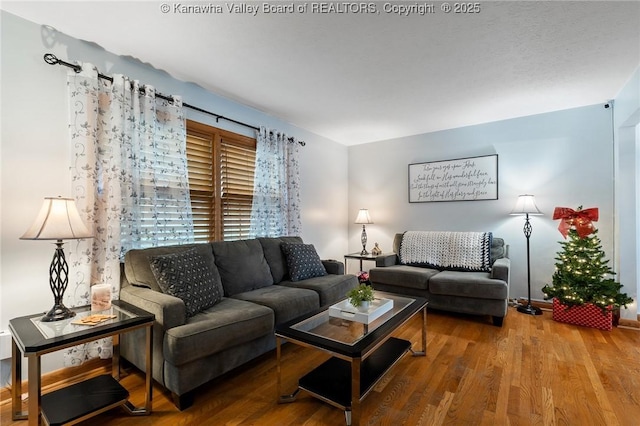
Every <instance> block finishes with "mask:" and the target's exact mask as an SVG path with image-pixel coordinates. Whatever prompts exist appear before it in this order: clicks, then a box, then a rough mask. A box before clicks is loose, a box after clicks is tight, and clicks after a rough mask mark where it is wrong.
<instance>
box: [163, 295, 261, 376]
mask: <svg viewBox="0 0 640 426" xmlns="http://www.w3.org/2000/svg"><path fill="white" fill-rule="evenodd" d="M273 328H274V316H273V311H272V310H271V309H269V308H267V307H265V306H261V305H257V304H255V303H249V302H245V301H243V300H237V299H229V298H223V299H222V300H221V301H220V302H219V303H216V305H215V306H213V307H211V308H209V309H206V310H204V311H202V312H200V313H198V314H197V315H194V316H193V317H191V318H189V319H188V320H187V323H186V324H184V325H181V326H178V327H174V328H171V329H169V330H167V331H166V335H165V338H164V342H163V352H164V357H165V359H166V361H167V362H169V363H171V364H173V365H182V364H186V363H188V362H191V361H194V360H196V359H200V358H203V357H206V356H208V355H211V354H215V353H218V352H221V351H224V350H227V349H229V348H230V347H233V346H238V345H241V344H243V343H246V342H250V341H252V340H255V339H257V338H259V337H261V336H264V335H268V334H271V333H273Z"/></svg>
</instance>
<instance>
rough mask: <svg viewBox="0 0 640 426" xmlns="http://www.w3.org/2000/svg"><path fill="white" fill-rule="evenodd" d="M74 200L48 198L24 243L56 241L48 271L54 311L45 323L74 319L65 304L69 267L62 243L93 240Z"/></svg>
mask: <svg viewBox="0 0 640 426" xmlns="http://www.w3.org/2000/svg"><path fill="white" fill-rule="evenodd" d="M91 237H92V235H91V232H90V231H89V229H87V227H86V225H85V224H84V221H83V220H82V218H81V217H80V213H79V212H78V209H77V207H76V204H75V201H74V200H73V198H62V197H47V198H45V199H44V203H43V204H42V207H41V208H40V213H38V216H37V217H36V220H35V221H34V222H33V224H32V225H31V227H30V228H29V229H28V230H27V232H25V233H24V235H22V237H20V239H21V240H55V241H56V243H55V244H56V251H55V253H54V255H53V260H52V261H51V266H50V267H49V286H50V287H51V292H52V293H53V298H54V305H53V308H52V309H51V310H50V311H49V312H47V313H46V314H45V316H44V317H42V321H45V322H50V321H59V320H63V319H66V318H71V317H73V316H74V315H75V313H74V312H73V311H71V310H69V309H68V308H67V307H65V306H64V304H63V303H62V299H63V296H64V292H65V290H66V289H67V284H68V282H69V266H68V265H67V261H66V259H65V257H64V250H63V249H62V245H63V240H73V239H81V238H91Z"/></svg>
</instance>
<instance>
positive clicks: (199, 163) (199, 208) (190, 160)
mask: <svg viewBox="0 0 640 426" xmlns="http://www.w3.org/2000/svg"><path fill="white" fill-rule="evenodd" d="M214 160H215V157H214V153H213V135H207V134H200V133H195V132H188V133H187V164H188V168H189V193H190V194H191V210H192V212H193V228H194V238H195V241H196V242H207V241H213V240H214V239H215V232H214V231H215V228H216V227H215V210H216V209H215V180H214V174H213V172H214Z"/></svg>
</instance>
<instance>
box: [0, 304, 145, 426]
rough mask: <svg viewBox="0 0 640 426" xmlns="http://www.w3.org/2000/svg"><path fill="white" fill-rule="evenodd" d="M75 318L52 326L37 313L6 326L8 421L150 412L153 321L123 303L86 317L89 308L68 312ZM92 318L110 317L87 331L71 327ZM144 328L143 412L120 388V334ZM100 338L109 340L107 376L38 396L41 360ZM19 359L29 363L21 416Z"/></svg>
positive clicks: (67, 421)
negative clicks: (8, 335) (119, 408)
mask: <svg viewBox="0 0 640 426" xmlns="http://www.w3.org/2000/svg"><path fill="white" fill-rule="evenodd" d="M72 310H73V311H75V312H76V316H75V317H73V318H69V319H66V320H61V321H55V322H46V323H45V322H41V321H40V318H41V317H42V313H40V314H37V315H29V316H24V317H19V318H14V319H12V320H10V321H9V330H10V331H11V335H12V337H13V344H12V349H11V364H12V365H11V367H12V374H11V399H12V417H13V420H25V419H28V420H29V426H31V425H39V424H40V413H42V417H43V418H44V419H43V420H45V421H46V423H48V424H50V425H59V424H60V425H61V424H75V423H78V422H80V421H83V420H86V419H88V418H90V417H93V416H95V415H96V414H99V413H102V412H104V411H107V410H110V409H111V408H114V407H117V406H120V405H122V406H123V407H124V408H125V409H126V410H127V411H128V412H129V413H130V414H133V415H148V414H150V413H151V389H152V361H153V360H152V350H151V342H152V337H153V328H152V326H153V323H154V320H155V317H154V315H153V314H150V313H149V312H147V311H144V310H142V309H140V308H137V307H135V306H133V305H131V304H129V303H126V302H123V301H113V303H112V307H111V308H110V309H109V310H106V311H100V312H91V307H90V306H85V307H81V308H74V309H72ZM92 314H110V315H115V318H113V319H109V320H107V321H105V322H104V323H101V324H98V325H94V326H87V325H75V324H72V322H73V321H76V320H78V319H80V318H83V317H86V316H89V315H92ZM138 328H145V329H146V331H147V336H146V337H147V338H146V346H147V350H146V356H147V360H146V361H147V362H146V372H145V373H146V398H145V404H144V406H143V407H134V406H133V405H132V404H131V403H130V402H129V401H128V398H129V392H128V391H127V390H126V389H124V388H123V387H122V385H120V383H119V380H120V334H122V333H126V332H128V331H132V330H135V329H138ZM105 337H112V338H113V358H112V371H111V375H108V374H107V375H102V376H98V377H94V378H92V379H88V380H85V381H84V382H81V383H77V384H74V385H71V386H67V387H65V388H63V389H59V390H56V391H53V392H50V393H47V394H45V395H41V385H42V382H41V365H40V357H41V356H42V355H44V354H47V353H50V352H55V351H59V350H61V349H65V348H68V347H71V346H76V345H79V344H82V343H87V342H91V341H94V340H98V339H102V338H105ZM22 356H25V357H27V359H28V362H29V373H28V376H29V377H28V382H29V385H28V386H29V389H28V396H29V402H28V411H27V412H26V413H25V412H23V411H22V400H21V395H22Z"/></svg>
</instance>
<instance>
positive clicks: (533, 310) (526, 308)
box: [516, 304, 542, 315]
mask: <svg viewBox="0 0 640 426" xmlns="http://www.w3.org/2000/svg"><path fill="white" fill-rule="evenodd" d="M516 309H517V310H518V312H520V313H523V314H528V315H542V309H540V308H537V307H535V306H531V304H527V305H518V307H517V308H516Z"/></svg>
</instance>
